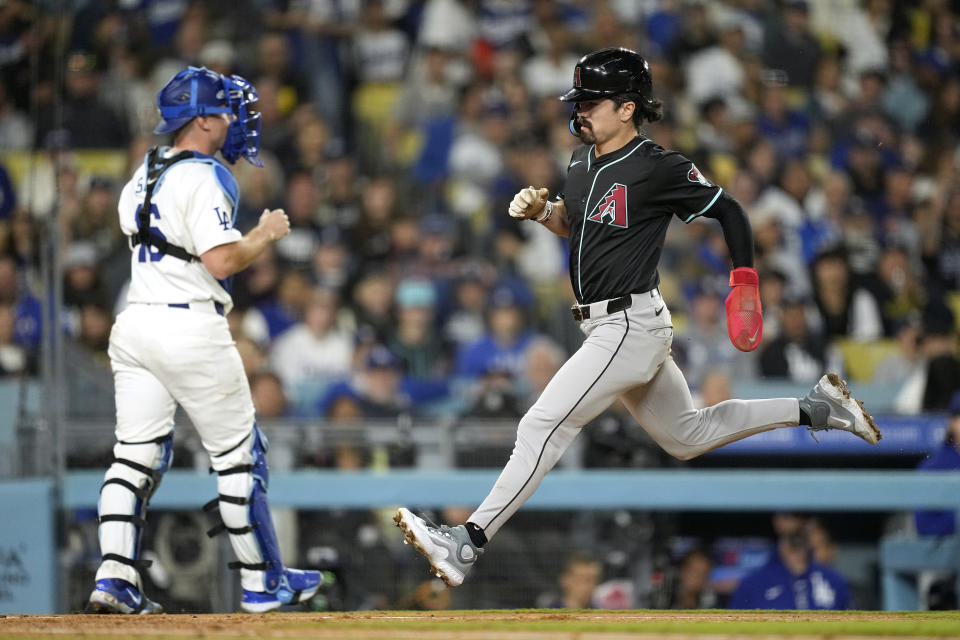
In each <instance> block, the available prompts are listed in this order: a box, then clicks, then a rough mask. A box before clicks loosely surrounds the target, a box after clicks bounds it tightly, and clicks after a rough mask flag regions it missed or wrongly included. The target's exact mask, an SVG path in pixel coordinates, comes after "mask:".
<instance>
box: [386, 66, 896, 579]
mask: <svg viewBox="0 0 960 640" xmlns="http://www.w3.org/2000/svg"><path fill="white" fill-rule="evenodd" d="M560 99H561V100H564V101H567V102H573V103H575V107H574V112H573V116H572V118H571V121H570V128H571V132H572V133H574V135H577V136H579V137H580V139H581V140H582V141H583V145H581V146H580V147H578V148H577V149H576V150H575V151H574V152H573V156H572V158H571V159H570V164H569V166H568V167H567V178H566V181H565V183H564V187H563V193H560V194H557V195H556V197H555V198H554V199H553V200H549V199H548V197H549V194H548V191H547V189H543V188H539V189H538V188H534V187H528V188H526V189H523V190H522V191H520V193H518V194H517V195H516V196H515V197H514V199H513V202H512V203H511V204H510V209H509V213H510V215H511V216H513V217H515V218H518V219H527V220H530V219H532V220H536V221H537V222H538V223H540V224H542V225H544V226H546V227H547V228H548V229H550V230H551V231H552V232H554V233H556V234H557V235H560V236H563V237H566V238H569V242H570V279H571V281H572V284H573V291H574V293H575V295H576V298H577V302H578V304H576V305H574V306H573V307H572V311H573V317H574V319H576V320H577V321H578V322H579V323H580V328H581V330H582V331H583V333H584V335H585V336H586V339H585V341H584V343H583V345H582V346H581V347H580V349H579V350H578V351H577V352H576V353H574V354H573V356H571V358H570V359H569V360H568V361H567V362H566V363H565V364H564V365H563V367H561V369H560V370H559V371H558V372H557V374H556V375H555V376H554V378H553V380H551V381H550V383H549V384H548V385H547V388H546V389H545V390H544V392H543V394H542V395H541V396H540V398H539V399H538V400H537V401H536V403H535V404H534V405H533V407H532V408H531V409H530V410H529V411H528V412H527V414H526V415H525V416H524V417H523V418H522V419H521V420H520V425H519V427H518V429H517V441H516V445H515V447H514V449H513V453H512V454H511V456H510V459H509V461H508V462H507V464H506V466H505V467H504V469H503V471H502V472H501V474H500V477H499V478H498V479H497V481H496V484H495V485H494V486H493V489H492V490H491V491H490V494H489V495H488V496H487V498H486V499H485V500H484V501H483V503H482V504H481V505H480V506H479V507H478V508H477V510H476V511H474V513H473V515H471V516H470V518H469V520H468V522H467V523H466V525H460V526H456V527H450V526H447V525H440V526H437V525H434V524H433V523H430V522H428V521H426V520H424V519H423V518H420V517H418V516H416V515H414V514H413V513H411V512H410V511H409V510H408V509H406V508H400V509H399V510H398V511H397V514H396V516H395V518H394V520H395V521H396V523H397V526H399V527H400V528H401V529H402V530H403V531H404V539H405V542H408V543H410V544H412V545H413V546H414V547H415V548H416V549H417V551H419V552H420V553H422V554H423V555H425V556H426V557H427V560H428V561H429V562H430V567H431V569H432V571H433V572H434V573H436V575H437V576H439V577H440V578H443V580H444V581H445V582H446V583H447V584H448V585H450V586H456V585H459V584H461V583H462V582H463V579H464V577H465V576H466V575H467V573H468V572H469V571H470V568H471V567H473V565H474V564H475V563H476V561H477V559H478V558H479V557H480V556H481V555H482V554H483V546H484V544H486V542H487V541H488V540H489V539H490V538H491V537H493V536H494V535H495V534H496V533H497V531H498V530H499V529H500V527H502V526H503V525H504V524H505V523H506V522H507V520H509V519H510V517H511V516H512V515H513V514H514V513H515V512H516V511H517V509H519V508H520V506H521V505H523V503H524V502H526V501H527V499H529V498H530V496H531V495H533V492H534V491H536V489H537V487H538V486H539V484H540V481H541V480H542V479H543V477H544V475H546V473H547V471H549V470H550V469H551V468H552V467H553V465H554V464H555V463H556V462H557V460H559V458H560V456H561V455H562V454H563V452H564V451H566V449H567V447H568V446H569V445H570V443H571V442H572V441H573V439H574V438H575V437H576V436H577V434H578V433H579V432H580V428H581V427H582V426H583V425H584V424H586V423H588V422H589V421H590V420H592V419H593V418H594V417H595V416H597V415H598V414H599V413H600V412H601V411H603V410H604V409H606V408H607V407H608V406H609V405H610V404H611V403H612V402H614V401H615V400H617V399H619V400H621V401H622V402H623V403H624V404H625V405H626V407H627V408H628V409H629V410H630V413H631V414H633V417H634V418H635V419H636V420H637V422H638V423H639V424H640V425H642V426H643V427H644V428H645V429H646V430H647V432H648V433H649V434H650V435H651V436H652V437H653V438H654V440H656V441H657V443H659V444H660V446H661V447H663V448H664V449H665V450H666V451H667V452H669V453H670V454H671V455H673V456H675V457H677V458H679V459H681V460H689V459H690V458H693V457H695V456H698V455H700V454H702V453H705V452H707V451H710V450H712V449H716V448H717V447H721V446H723V445H725V444H728V443H730V442H734V441H736V440H740V439H742V438H746V437H747V436H751V435H753V434H755V433H761V432H763V431H769V430H771V429H777V428H780V427H794V426H797V425H806V426H807V427H808V428H809V429H811V430H813V431H820V430H825V429H842V430H844V431H849V432H850V433H853V434H854V435H856V436H858V437H860V438H863V439H864V440H866V441H867V442H869V443H870V444H876V443H877V441H878V440H879V439H880V432H879V430H878V429H877V427H876V425H875V424H874V422H873V419H872V417H871V416H870V414H869V413H867V412H866V410H865V409H864V408H863V405H862V403H860V402H859V401H857V400H855V399H854V398H852V397H850V393H849V392H848V391H847V389H846V386H845V384H844V382H843V381H842V380H840V378H839V377H837V376H836V375H835V374H827V375H825V376H823V377H822V378H821V379H820V381H819V382H818V383H817V384H816V386H815V387H814V388H813V389H812V390H811V391H810V392H809V393H808V394H807V395H806V396H804V397H803V398H800V399H799V400H798V399H796V398H777V399H771V400H750V401H744V400H730V401H727V402H722V403H720V404H718V405H715V406H713V407H708V408H706V409H697V408H695V407H694V405H693V399H692V398H691V396H690V391H689V389H688V387H687V383H686V381H685V380H684V377H683V374H682V373H681V372H680V369H679V368H678V367H677V365H676V363H675V362H674V361H673V358H672V357H671V356H670V345H671V342H672V341H673V326H672V322H671V319H670V310H669V309H667V307H666V305H665V304H664V302H663V299H662V298H661V297H660V292H659V291H658V290H657V284H658V283H659V276H658V274H657V262H658V261H659V258H660V251H661V249H662V247H663V243H664V238H665V235H666V231H667V225H668V224H669V223H670V220H671V217H672V216H674V215H676V216H677V217H679V218H680V219H681V220H683V221H684V222H690V221H691V220H693V219H695V218H697V217H700V216H706V217H708V218H713V219H715V220H717V221H718V222H719V223H720V226H721V227H722V228H723V235H724V239H725V240H726V243H727V246H728V247H729V250H730V255H731V257H732V261H733V267H734V268H733V270H732V271H731V272H730V286H731V287H733V290H732V292H731V293H730V294H729V296H728V297H727V300H726V313H727V329H728V333H729V336H730V340H731V341H732V342H733V344H734V345H735V346H736V347H737V348H738V349H740V350H742V351H752V350H754V349H756V348H757V346H758V345H759V344H760V341H761V337H762V329H763V318H762V316H761V307H760V297H759V292H758V284H759V281H758V278H757V272H756V271H755V270H754V269H753V234H752V231H751V229H750V224H749V221H748V220H747V216H746V214H745V213H744V211H743V209H742V208H741V207H740V205H739V204H738V203H737V201H736V200H734V199H733V198H731V197H730V196H729V195H728V194H727V193H725V192H724V191H723V189H721V188H720V187H718V186H716V185H713V184H711V183H710V181H709V180H707V179H706V178H705V177H704V176H703V174H701V173H700V171H699V170H698V169H697V167H696V166H695V165H694V164H693V163H692V162H690V161H689V160H688V159H686V158H684V157H683V156H682V155H680V154H679V153H676V152H674V151H668V150H666V149H664V148H662V147H660V146H658V145H657V144H656V143H655V142H653V141H652V140H650V139H649V138H646V137H644V136H643V135H642V134H641V133H639V130H640V125H641V123H642V122H643V121H644V120H647V121H650V122H653V121H656V120H659V119H660V117H661V103H660V101H659V100H657V99H656V98H655V97H653V95H652V81H651V76H650V69H649V66H648V65H647V63H646V61H645V60H644V59H643V58H642V57H641V56H639V55H638V54H637V53H635V52H633V51H630V50H628V49H613V48H611V49H602V50H600V51H595V52H593V53H590V54H588V55H586V56H584V57H583V58H581V59H580V61H579V62H578V63H577V65H576V67H575V69H574V72H573V88H572V89H570V90H569V91H568V92H567V93H566V94H564V95H563V96H561V98H560Z"/></svg>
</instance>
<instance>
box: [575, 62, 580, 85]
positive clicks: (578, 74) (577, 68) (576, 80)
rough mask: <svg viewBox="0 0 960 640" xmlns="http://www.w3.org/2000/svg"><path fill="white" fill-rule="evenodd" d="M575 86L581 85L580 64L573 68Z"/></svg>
mask: <svg viewBox="0 0 960 640" xmlns="http://www.w3.org/2000/svg"><path fill="white" fill-rule="evenodd" d="M573 86H575V87H579V86H580V67H579V66H577V67H574V68H573Z"/></svg>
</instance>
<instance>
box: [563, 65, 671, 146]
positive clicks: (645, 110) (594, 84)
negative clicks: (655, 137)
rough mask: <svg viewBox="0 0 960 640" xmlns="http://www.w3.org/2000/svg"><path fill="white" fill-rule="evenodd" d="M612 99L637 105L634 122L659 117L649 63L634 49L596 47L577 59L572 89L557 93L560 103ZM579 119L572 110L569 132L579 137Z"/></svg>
mask: <svg viewBox="0 0 960 640" xmlns="http://www.w3.org/2000/svg"><path fill="white" fill-rule="evenodd" d="M601 98H612V99H614V100H618V101H619V102H629V101H633V102H635V103H636V104H637V110H636V112H635V113H634V116H633V117H634V120H633V123H634V125H635V126H636V127H637V128H638V129H639V127H640V122H641V121H642V120H648V121H650V122H655V121H657V120H659V119H660V118H661V116H662V112H661V104H660V101H659V100H657V99H656V98H654V97H653V78H652V76H651V75H650V65H649V64H647V61H646V60H644V59H643V56H641V55H640V54H639V53H637V52H636V51H631V50H630V49H624V48H622V47H610V48H607V49H600V50H598V51H594V52H593V53H588V54H587V55H585V56H583V57H582V58H580V60H579V61H578V62H577V66H576V67H574V69H573V88H572V89H570V90H569V91H567V92H566V93H565V94H563V95H562V96H560V99H561V100H563V101H564V102H588V101H590V100H599V99H601ZM580 132H581V128H580V119H579V117H578V116H577V110H576V109H574V111H573V113H572V114H571V116H570V133H572V134H573V135H575V136H579V135H580Z"/></svg>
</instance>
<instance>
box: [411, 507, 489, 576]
mask: <svg viewBox="0 0 960 640" xmlns="http://www.w3.org/2000/svg"><path fill="white" fill-rule="evenodd" d="M393 521H394V522H396V523H397V526H398V527H400V528H401V529H402V530H403V542H404V544H412V545H413V548H414V549H416V550H417V551H419V552H420V553H422V554H423V555H424V556H426V558H427V560H428V561H429V562H430V569H431V571H433V573H434V574H435V575H436V576H437V577H438V578H440V579H441V580H443V581H444V582H446V583H447V586H448V587H456V586H459V585H460V584H462V583H463V579H464V577H466V575H467V573H468V572H469V571H470V569H471V568H472V567H473V564H474V563H475V562H476V561H477V558H479V557H480V556H481V555H483V549H479V548H477V547H475V546H473V542H472V541H471V540H470V534H468V533H467V528H466V527H465V526H463V525H462V524H461V525H459V526H456V527H448V526H447V525H445V524H442V525H440V526H437V525H435V524H433V523H432V522H430V521H428V520H424V519H423V518H420V517H417V516H415V515H413V513H411V512H410V510H409V509H407V508H405V507H400V508H399V509H397V515H395V516H394V517H393Z"/></svg>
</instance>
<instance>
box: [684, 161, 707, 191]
mask: <svg viewBox="0 0 960 640" xmlns="http://www.w3.org/2000/svg"><path fill="white" fill-rule="evenodd" d="M687 180H689V181H690V182H699V183H700V184H702V185H703V186H705V187H712V186H713V183H712V182H710V181H709V180H707V179H706V178H704V177H703V174H702V173H700V169H697V165H695V164H691V165H690V171H687Z"/></svg>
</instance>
